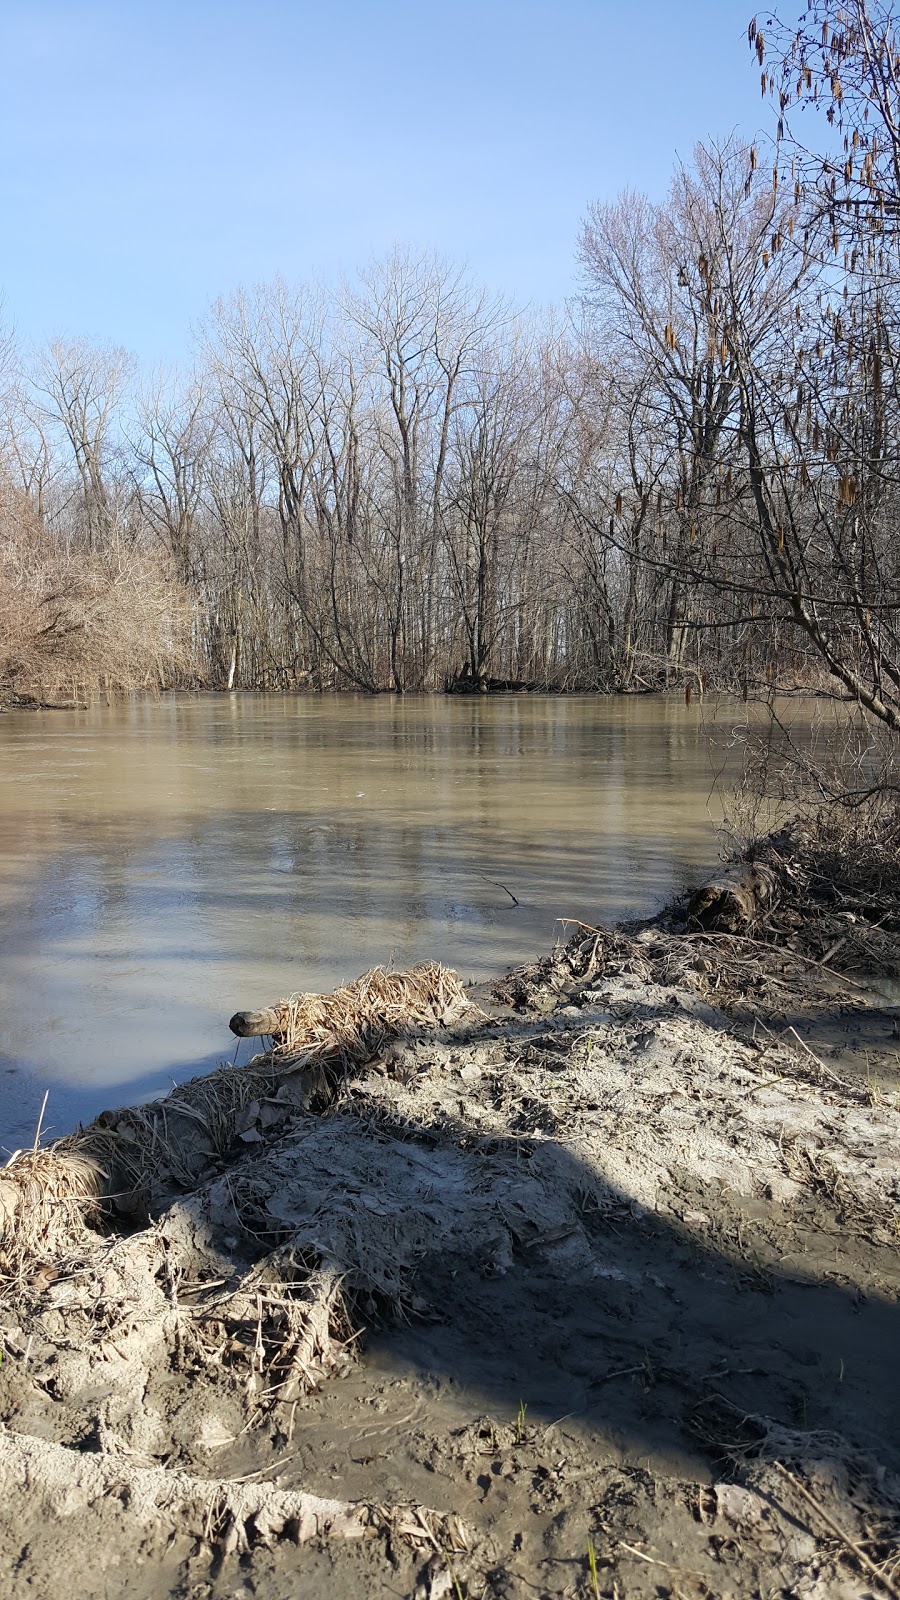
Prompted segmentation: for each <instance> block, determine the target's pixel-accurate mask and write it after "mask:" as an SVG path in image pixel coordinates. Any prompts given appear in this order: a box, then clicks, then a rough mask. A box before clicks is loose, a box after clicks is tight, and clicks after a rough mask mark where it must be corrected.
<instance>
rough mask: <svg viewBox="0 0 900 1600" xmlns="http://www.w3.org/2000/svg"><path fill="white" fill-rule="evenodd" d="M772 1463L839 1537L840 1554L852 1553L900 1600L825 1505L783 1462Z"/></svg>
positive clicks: (863, 1551)
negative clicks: (841, 1548)
mask: <svg viewBox="0 0 900 1600" xmlns="http://www.w3.org/2000/svg"><path fill="white" fill-rule="evenodd" d="M774 1465H775V1466H776V1467H777V1468H778V1471H779V1472H780V1473H782V1474H783V1475H784V1477H785V1478H787V1480H788V1483H790V1484H793V1487H794V1488H795V1489H796V1491H797V1493H798V1494H799V1495H801V1496H802V1498H803V1499H804V1500H805V1501H806V1503H807V1505H809V1506H811V1507H812V1509H813V1511H815V1512H817V1513H818V1515H819V1516H820V1517H821V1518H822V1521H823V1522H824V1523H825V1525H826V1527H827V1528H829V1529H830V1530H831V1532H832V1533H833V1534H834V1536H835V1538H836V1539H840V1541H841V1544H842V1545H843V1550H842V1551H841V1554H842V1555H843V1556H845V1557H846V1556H848V1555H854V1556H855V1557H856V1559H857V1561H858V1562H859V1563H860V1566H862V1567H864V1568H865V1570H866V1572H868V1573H869V1576H870V1577H872V1578H874V1579H875V1580H876V1582H878V1583H880V1584H881V1586H882V1588H883V1589H885V1590H886V1591H887V1593H888V1594H890V1595H893V1597H894V1600H900V1589H898V1588H897V1585H896V1584H895V1583H894V1582H893V1581H892V1579H890V1578H889V1577H888V1576H887V1574H886V1573H884V1572H882V1570H881V1568H880V1567H878V1566H876V1564H875V1562H874V1561H873V1560H872V1558H871V1556H868V1555H866V1552H865V1550H863V1549H862V1547H861V1546H860V1545H858V1544H857V1543H856V1541H855V1540H854V1539H851V1538H849V1536H848V1535H847V1534H846V1533H845V1532H844V1530H843V1528H842V1527H840V1525H839V1524H838V1523H837V1522H835V1520H834V1518H833V1517H832V1516H831V1515H830V1514H829V1513H828V1512H827V1511H826V1510H825V1507H824V1506H822V1505H820V1504H819V1502H818V1500H817V1499H816V1498H815V1496H814V1495H811V1494H810V1492H809V1490H808V1489H807V1488H806V1487H805V1485H804V1484H802V1483H801V1482H800V1481H799V1479H797V1478H795V1477H794V1474H793V1473H792V1472H790V1471H789V1470H788V1468H787V1467H786V1466H785V1465H784V1462H783V1461H777V1460H776V1461H775V1462H774Z"/></svg>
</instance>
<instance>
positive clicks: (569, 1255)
mask: <svg viewBox="0 0 900 1600" xmlns="http://www.w3.org/2000/svg"><path fill="white" fill-rule="evenodd" d="M822 866H823V864H822V860H821V859H820V858H818V857H815V856H814V853H813V852H812V851H811V849H810V848H809V846H808V844H806V845H805V844H804V842H803V840H802V839H801V838H800V837H799V836H798V835H797V833H796V832H795V833H794V834H793V835H787V834H782V835H779V836H776V838H775V839H774V840H773V841H770V842H769V844H768V845H767V846H766V847H765V849H764V850H762V851H761V852H760V853H759V856H758V859H757V860H756V861H755V862H754V863H753V874H752V876H750V877H748V876H747V874H746V873H744V876H743V878H742V877H741V873H742V870H743V869H742V868H740V867H737V866H736V867H735V868H734V869H733V870H730V871H728V872H724V871H723V872H722V873H720V874H719V875H718V879H717V882H715V883H713V882H711V884H710V885H707V886H705V889H704V890H703V891H702V892H698V895H697V896H695V897H694V898H693V900H690V899H689V900H687V901H685V902H684V903H683V904H682V905H681V906H678V907H674V908H670V910H669V911H668V912H666V913H665V914H663V915H662V916H661V917H660V918H657V919H656V920H655V921H654V922H653V923H650V924H646V925H643V926H635V927H633V928H631V929H618V930H612V931H610V930H603V929H599V928H588V927H586V926H584V925H583V924H578V925H570V926H569V927H568V928H567V929H566V935H567V937H566V939H565V942H564V943H560V944H559V945H558V946H557V948H556V949H555V950H554V951H553V952H551V954H550V955H548V956H547V957H545V958H544V959H543V960H541V961H537V962H534V963H532V964H529V965H527V966H524V967H522V968H520V969H518V970H517V971H515V972H513V973H510V974H509V975H507V977H506V978H505V979H503V980H501V981H500V982H498V983H495V984H490V985H480V986H477V987H476V988H475V989H474V990H473V989H467V988H466V987H464V986H463V985H462V984H461V982H460V980H459V979H458V978H457V977H456V976H455V975H454V974H451V973H448V972H447V971H446V970H445V969H443V968H441V967H439V966H437V965H436V964H429V965H428V966H423V967H420V968H417V969H414V970H413V971H411V972H410V973H406V974H404V973H392V972H385V971H383V970H382V969H376V970H375V971H374V972H372V973H369V974H366V975H365V976H364V977H363V978H361V979H359V980H357V982H356V983H354V984H348V985H346V986H344V987H343V988H342V989H340V990H338V991H336V993H335V994H334V995H333V996H294V997H292V999H291V1000H290V1001H288V1002H285V1003H284V1004H283V1005H280V1006H276V1007H270V1008H268V1010H267V1011H266V1012H264V1013H236V1015H235V1018H234V1019H233V1027H234V1031H235V1032H236V1033H237V1034H238V1035H239V1036H240V1037H246V1036H248V1034H249V1032H250V1030H251V1029H252V1028H253V1027H254V1018H255V1019H256V1026H259V1027H262V1025H263V1022H265V1023H266V1024H268V1025H267V1026H266V1028H265V1032H266V1033H267V1034H268V1035H270V1036H271V1037H269V1039H268V1040H263V1044H264V1046H265V1047H264V1048H263V1049H262V1051H261V1052H260V1053H259V1054H257V1055H256V1056H254V1057H253V1059H252V1060H251V1061H250V1062H249V1063H248V1064H247V1065H245V1066H230V1065H223V1066H222V1067H220V1068H219V1069H218V1070H217V1071H216V1072H215V1073H213V1074H211V1075H209V1076H208V1077H205V1078H200V1079H196V1080H194V1081H193V1082H191V1083H188V1084H183V1085H181V1086H180V1087H179V1088H177V1089H175V1090H174V1091H173V1092H172V1093H171V1094H170V1095H169V1096H168V1097H167V1098H166V1099H165V1100H162V1101H159V1102H155V1103H153V1104H151V1105H146V1106H143V1107H138V1108H126V1109H124V1110H121V1111H116V1112H107V1113H104V1114H103V1115H102V1116H101V1117H100V1118H98V1119H97V1120H96V1122H94V1123H92V1124H91V1125H90V1126H89V1127H87V1128H85V1129H83V1130H80V1131H79V1132H78V1133H76V1134H72V1135H69V1136H67V1137H66V1138H65V1139H62V1140H60V1141H58V1142H57V1143H55V1144H53V1145H50V1146H49V1147H47V1148H46V1149H44V1148H36V1149H33V1150H29V1151H23V1152H17V1153H16V1155H15V1157H14V1158H13V1160H12V1161H11V1163H10V1164H9V1165H8V1166H7V1167H6V1168H5V1169H3V1170H2V1172H0V1269H2V1273H3V1281H2V1284H0V1346H2V1356H3V1359H2V1363H0V1422H2V1431H0V1483H2V1484H3V1486H4V1489H5V1497H4V1506H5V1518H4V1526H3V1530H2V1533H0V1558H2V1560H3V1562H4V1566H5V1570H6V1571H7V1572H8V1573H9V1574H11V1585H12V1587H11V1589H10V1593H11V1595H12V1596H14V1597H16V1596H19V1595H22V1596H24V1595H26V1594H32V1593H35V1592H41V1593H43V1592H52V1582H53V1574H54V1573H56V1574H57V1575H58V1573H59V1572H60V1571H65V1572H66V1573H67V1581H68V1582H69V1584H70V1586H71V1588H72V1589H73V1592H78V1593H79V1594H81V1595H84V1596H86V1597H91V1596H93V1595H97V1596H100V1595H105V1594H107V1593H109V1592H115V1593H116V1594H117V1595H121V1596H123V1597H128V1600H144V1597H147V1600H149V1597H150V1596H151V1595H154V1596H158V1595H164V1594H168V1595H170V1596H172V1597H176V1596H178V1597H184V1600H188V1597H190V1600H201V1597H210V1600H225V1597H226V1596H227V1597H231V1596H233V1595H235V1594H244V1593H251V1592H252V1593H253V1594H255V1595H257V1596H259V1597H261V1600H279V1597H280V1596H282V1595H284V1594H286V1593H287V1592H294V1590H293V1588H292V1586H296V1585H297V1584H298V1583H299V1584H302V1588H303V1593H304V1594H305V1595H309V1596H312V1597H317V1596H320V1595H321V1596H324V1595H326V1594H331V1593H334V1592H336V1591H337V1590H340V1591H341V1592H348V1593H350V1592H358V1593H365V1594H366V1595H367V1596H379V1597H380V1596H385V1597H386V1596H387V1595H389V1594H390V1595H396V1594H398V1593H399V1594H406V1595H409V1596H410V1597H411V1600H413V1597H415V1600H441V1597H444V1596H450V1597H454V1596H455V1597H458V1600H462V1597H463V1596H469V1597H473V1600H474V1597H475V1596H478V1597H481V1596H498V1597H500V1596H510V1597H512V1596H513V1595H515V1594H519V1593H522V1592H526V1588H527V1592H534V1593H538V1594H541V1595H546V1596H548V1597H554V1600H555V1597H556V1596H560V1597H562V1596H563V1595H576V1594H582V1595H586V1596H599V1595H605V1596H613V1595H619V1596H625V1595H628V1596H629V1597H637V1600H644V1597H646V1600H650V1597H651V1596H652V1597H656V1596H659V1595H661V1594H668V1595H672V1596H676V1595H677V1596H681V1597H688V1596H691V1597H693V1596H697V1597H700V1596H703V1597H706V1600H710V1597H713V1596H722V1597H725V1596H731V1597H734V1600H739V1597H740V1600H743V1597H745V1596H746V1597H747V1600H750V1597H751V1596H755V1595H757V1594H759V1593H773V1592H777V1593H785V1594H788V1593H789V1594H794V1595H797V1596H804V1597H809V1600H825V1597H826V1596H827V1597H829V1600H830V1597H832V1596H840V1597H843V1596H846V1597H853V1600H862V1597H863V1596H869V1595H874V1594H889V1595H891V1594H893V1595H895V1596H896V1595H897V1594H900V1578H898V1577H897V1576H896V1574H898V1573H900V1445H898V1442H897V1441H898V1439H900V1383H898V1380H897V1377H896V1360H895V1351H896V1347H897V1339H898V1334H900V1259H898V1241H900V1162H898V1157H897V1150H898V1147H900V1102H898V1088H900V1074H898V1070H897V1068H898V1062H897V1042H896V1038H895V1027H896V1010H895V1008H894V1007H893V1006H892V1004H891V1003H890V999H889V997H881V996H879V994H878V993H877V992H875V991H873V989H872V988H871V986H870V984H869V983H868V980H866V981H865V982H864V981H863V979H862V977H861V976H860V974H861V972H862V970H863V967H864V965H865V963H864V960H863V953H864V947H865V945H866V936H867V930H868V931H869V933H870V935H871V939H870V944H869V950H870V953H871V954H872V963H871V964H870V970H871V967H872V966H874V970H875V971H876V973H877V972H882V973H886V972H888V971H889V970H890V968H891V964H892V960H893V957H894V956H895V955H896V937H894V939H893V944H892V941H891V935H892V933H893V934H895V932H896V930H897V927H898V924H897V922H896V921H892V918H893V916H894V909H895V907H893V903H892V904H891V905H889V904H887V903H885V902H886V894H887V891H886V889H885V886H884V885H882V886H881V887H880V888H877V889H876V890H875V891H874V892H873V900H872V907H871V909H872V913H873V914H871V915H868V916H867V914H866V902H865V894H866V893H868V890H864V889H860V886H859V885H856V887H855V888H854V885H853V884H852V883H850V881H849V879H848V877H847V873H846V870H844V873H843V876H842V877H841V878H840V880H839V882H838V885H837V886H835V884H834V883H832V888H831V891H830V893H831V898H829V897H828V895H827V894H826V895H825V896H824V898H822V899H820V903H819V909H818V911H817V914H816V916H815V917H814V918H812V919H810V920H811V922H812V923H813V924H814V925H813V926H807V925H805V924H804V923H803V921H802V919H801V921H800V923H796V922H795V920H794V918H795V913H796V909H797V907H798V906H799V904H800V897H801V895H802V894H809V893H811V892H812V893H816V892H821V891H822V885H821V883H819V884H818V890H816V889H815V887H814V888H813V890H811V889H810V885H815V884H816V883H817V881H818V878H821V879H822V880H823V882H824V878H825V874H824V873H823V870H822ZM748 884H749V885H750V888H749V889H748V887H747V885H748ZM736 885H737V888H738V889H739V890H740V895H739V896H738V897H737V898H735V886H736ZM762 885H766V887H765V889H764V890H763V889H762V888H761V886H762ZM748 895H749V899H748V898H747V896H748ZM853 895H855V896H856V898H855V899H853V900H852V906H853V909H851V896H853ZM860 895H862V896H863V899H860ZM879 897H880V901H881V904H880V909H879V912H878V915H877V916H876V915H875V914H874V909H875V902H876V901H877V900H879ZM826 908H827V909H826ZM848 915H849V917H850V918H851V919H852V920H848ZM829 919H830V920H829ZM723 924H724V925H723ZM843 929H846V933H844V932H843ZM836 930H839V931H836ZM838 939H843V940H844V943H843V944H842V945H840V947H839V948H836V940H838ZM842 955H843V956H846V957H848V958H849V960H848V962H847V964H844V962H843V961H842V960H841V959H840V958H841V956H842Z"/></svg>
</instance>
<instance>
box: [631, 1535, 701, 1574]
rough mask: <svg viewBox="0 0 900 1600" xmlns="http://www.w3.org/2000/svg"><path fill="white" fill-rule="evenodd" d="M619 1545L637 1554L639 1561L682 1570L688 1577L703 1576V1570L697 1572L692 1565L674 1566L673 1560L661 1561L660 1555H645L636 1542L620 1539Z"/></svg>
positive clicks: (671, 1570) (653, 1565) (675, 1570)
mask: <svg viewBox="0 0 900 1600" xmlns="http://www.w3.org/2000/svg"><path fill="white" fill-rule="evenodd" d="M618 1545H619V1549H620V1550H627V1551H628V1554H629V1555H630V1556H637V1559H638V1561H646V1562H648V1563H649V1565H650V1566H651V1567H665V1569H666V1571H667V1572H681V1573H683V1574H684V1575H685V1576H687V1577H691V1578H701V1579H702V1578H703V1573H702V1572H695V1571H694V1570H693V1569H692V1568H691V1567H673V1566H672V1563H671V1561H660V1559H659V1557H658V1556H648V1555H645V1554H644V1551H643V1550H639V1549H638V1547H637V1545H636V1544H626V1543H625V1540H624V1539H619V1540H618Z"/></svg>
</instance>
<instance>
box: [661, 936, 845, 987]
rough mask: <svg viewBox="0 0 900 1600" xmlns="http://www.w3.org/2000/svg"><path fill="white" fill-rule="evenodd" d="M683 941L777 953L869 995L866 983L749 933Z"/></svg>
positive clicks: (690, 937)
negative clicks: (718, 942)
mask: <svg viewBox="0 0 900 1600" xmlns="http://www.w3.org/2000/svg"><path fill="white" fill-rule="evenodd" d="M679 937H680V938H682V939H733V940H735V941H736V942H737V943H738V944H752V945H756V947H757V949H759V950H772V951H777V952H778V954H779V955H782V956H783V957H784V958H785V960H787V961H802V962H803V964H804V966H806V967H819V968H821V970H822V971H823V972H827V973H828V975H829V977H830V978H835V979H836V980H837V982H838V983H846V984H848V985H849V986H850V988H851V989H859V991H860V993H861V994H868V992H869V991H868V989H867V988H866V986H865V984H864V983H857V982H856V980H855V978H848V977H847V976H846V974H845V973H843V972H832V970H831V968H830V967H825V966H823V964H822V962H821V961H813V959H812V956H801V954H800V952H799V951H798V950H790V949H783V948H782V949H780V950H779V947H778V946H777V945H774V944H769V943H768V941H767V940H766V939H751V938H750V935H749V934H747V933H705V932H704V933H682V934H681V935H679Z"/></svg>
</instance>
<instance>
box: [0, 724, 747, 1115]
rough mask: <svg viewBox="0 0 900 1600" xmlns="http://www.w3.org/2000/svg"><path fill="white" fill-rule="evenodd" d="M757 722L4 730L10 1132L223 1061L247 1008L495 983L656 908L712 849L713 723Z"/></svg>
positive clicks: (0, 981) (2, 936) (5, 1073)
mask: <svg viewBox="0 0 900 1600" xmlns="http://www.w3.org/2000/svg"><path fill="white" fill-rule="evenodd" d="M738 714H739V713H738V712H737V711H736V709H735V708H734V707H729V706H725V707H721V708H719V709H718V711H717V712H715V713H713V712H711V710H710V708H709V707H707V708H706V712H705V717H706V723H707V725H706V726H704V725H703V724H702V723H701V719H700V716H699V714H698V711H697V710H696V709H687V708H685V707H684V706H683V705H682V704H680V703H677V702H674V701H672V700H651V699H630V700H624V701H610V700H606V699H593V698H589V699H581V698H577V699H565V700H559V699H553V698H549V697H547V698H544V697H530V696H528V697H524V696H523V697H511V698H509V699H498V700H482V699H477V698H476V699H472V700H464V699H459V700H444V699H440V698H437V699H430V698H421V699H418V698H417V699H409V700H394V699H388V698H384V699H380V700H374V701H373V700H367V699H362V698H351V697H348V698H340V699H338V698H335V699H327V700H326V699H323V700H315V699H289V698H279V697H267V696H240V697H238V696H209V697H197V698H195V697H191V696H178V697H172V698H170V699H166V700H165V701H163V702H161V703H157V704H154V703H151V702H138V703H134V704H129V705H126V706H117V707H112V708H107V707H98V708H94V709H92V710H90V711H85V712H72V713H68V712H67V713H60V712H42V713H31V714H25V713H13V714H10V715H7V716H4V717H3V718H0V762H2V766H0V912H2V926H0V960H2V966H0V1019H2V1021H0V1140H2V1141H3V1142H4V1143H5V1144H6V1145H7V1146H10V1145H12V1144H15V1143H17V1142H19V1141H21V1140H22V1139H23V1138H26V1137H30V1135H31V1133H32V1132H33V1128H34V1122H35V1119H36V1114H37V1110H38V1108H39V1106H40V1100H41V1097H42V1095H43V1090H44V1088H45V1087H49V1088H50V1091H51V1092H50V1102H49V1107H48V1119H49V1121H50V1123H52V1124H53V1126H54V1127H55V1129H56V1130H57V1131H60V1130H62V1129H64V1128H66V1127H68V1126H71V1125H72V1123H73V1122H74V1121H75V1120H76V1119H77V1118H79V1117H82V1118H83V1117H87V1116H90V1115H92V1114H94V1113H95V1112H96V1111H97V1110H99V1109H101V1107H102V1106H103V1105H104V1104H109V1103H110V1102H113V1101H121V1100H125V1099H132V1100H134V1099H140V1098H141V1097H143V1096H146V1095H147V1094H149V1093H156V1092H162V1091H164V1090H165V1089H166V1088H167V1087H168V1086H169V1084H170V1083H171V1081H172V1079H178V1078H181V1077H184V1076H186V1075H188V1074H189V1073H190V1072H193V1071H197V1070H200V1069H201V1068H202V1067H204V1066H208V1065H212V1064H213V1063H214V1062H215V1061H216V1060H217V1059H218V1058H219V1057H220V1056H221V1055H223V1054H225V1053H230V1051H231V1050H232V1048H233V1041H232V1040H231V1037H230V1035H229V1034H228V1031H227V1027H226V1021H227V1018H228V1016H229V1015H230V1013H231V1011H233V1010H234V1009H235V1008H236V1007H237V1006H241V1007H254V1006H257V1005H262V1004H264V1003H266V1002H268V1001H270V1000H272V999H273V998H275V997H276V996H278V995H280V994H283V993H287V992H289V991H291V990H293V989H298V988H310V989H327V988H330V987H332V986H333V985H334V983H336V982H337V981H339V980H340V979H341V978H346V977H353V976H355V975H356V974H357V973H358V972H360V971H362V970H363V969H364V968H365V967H366V966H369V965H371V964H373V963H374V962H376V961H388V960H391V959H393V960H394V961H395V962H397V963H398V964H400V963H406V962H409V961H414V960H419V959H423V958H425V957H437V958H440V959H442V960H444V961H447V962H449V963H450V964H452V965H454V966H457V967H458V968H459V969H460V970H461V971H462V972H463V973H464V974H465V975H466V976H469V975H476V974H477V975H481V974H486V973H488V972H490V971H494V970H498V969H501V968H502V967H504V966H505V965H507V964H509V963H510V962H513V961H516V960H519V959H522V958H524V957H526V956H528V955H530V954H533V953H535V952H537V951H539V950H541V949H543V948H545V947H546V946H547V945H548V943H549V942H550V941H552V939H553V937H554V934H555V931H556V927H555V919H556V918H558V917H562V916H571V917H581V918H584V919H585V920H587V921H592V922H593V921H597V920H598V919H610V918H615V917H617V916H622V915H627V914H640V913H642V912H645V911H649V910H650V909H652V908H653V907H654V906H655V905H657V904H659V903H660V902H661V901H662V900H663V899H664V898H665V897H666V896H668V895H669V894H670V893H671V892H672V891H673V890H674V889H678V888H680V887H682V886H683V885H684V884H685V882H686V881H687V880H688V879H690V878H691V877H693V876H694V875H695V874H696V872H697V871H698V870H702V869H703V868H704V867H705V866H707V865H708V864H709V863H710V862H711V861H712V860H713V859H714V857H715V853H716V848H717V846H716V839H715V835H714V823H715V821H716V820H717V818H718V814H719V813H718V804H717V800H716V797H715V795H714V794H712V793H711V789H712V784H713V779H714V774H715V771H716V770H717V769H718V767H719V766H720V765H721V761H722V753H721V751H717V752H714V753H712V754H711V752H710V749H709V744H708V738H707V734H708V724H709V721H710V719H711V718H712V719H713V720H717V721H718V723H719V725H720V726H722V727H724V728H726V729H727V726H728V723H729V720H730V719H731V718H736V717H737V716H738ZM490 879H493V880H496V882H499V883H503V884H506V885H508V887H509V888H510V889H511V890H512V891H513V893H514V894H515V895H516V896H517V898H518V900H519V902H520V904H519V906H518V907H514V906H513V905H512V902H511V900H510V899H509V896H508V895H506V894H505V893H504V892H503V890H502V889H501V888H498V887H497V886H496V882H495V883H491V882H489V881H488V880H490ZM244 1048H246V1046H245V1047H244Z"/></svg>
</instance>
